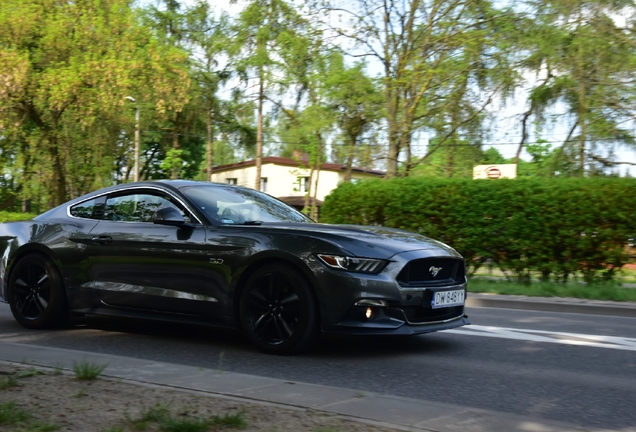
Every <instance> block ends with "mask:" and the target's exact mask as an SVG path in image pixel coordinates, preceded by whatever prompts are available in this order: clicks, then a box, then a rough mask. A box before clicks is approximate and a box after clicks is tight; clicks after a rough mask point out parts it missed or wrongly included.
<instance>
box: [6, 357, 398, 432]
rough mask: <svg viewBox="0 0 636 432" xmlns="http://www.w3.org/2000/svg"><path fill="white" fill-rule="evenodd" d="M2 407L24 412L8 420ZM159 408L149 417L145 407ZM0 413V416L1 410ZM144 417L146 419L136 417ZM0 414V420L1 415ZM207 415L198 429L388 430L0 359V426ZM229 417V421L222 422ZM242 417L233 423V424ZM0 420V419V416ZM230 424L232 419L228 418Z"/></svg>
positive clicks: (78, 430) (78, 427) (116, 428)
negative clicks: (82, 376) (80, 377)
mask: <svg viewBox="0 0 636 432" xmlns="http://www.w3.org/2000/svg"><path fill="white" fill-rule="evenodd" d="M10 412H22V413H26V415H27V416H26V417H25V416H22V417H20V419H19V420H15V418H14V420H13V421H12V420H10V421H9V422H6V419H7V418H10V417H11V416H10V415H7V413H9V414H10ZM158 412H161V413H163V414H162V415H163V417H162V419H157V418H156V417H157V416H156V415H155V416H153V413H154V414H156V413H158ZM3 414H4V415H3ZM144 417H145V418H147V419H150V420H147V421H140V419H143V418H144ZM3 419H4V420H3ZM166 419H170V420H174V422H173V425H174V424H178V423H179V422H181V423H197V422H204V421H209V422H210V425H209V426H205V427H204V429H198V430H209V431H217V430H244V431H272V432H273V431H315V432H327V431H328V432H337V431H347V432H348V431H352V432H363V431H364V432H388V431H391V430H393V429H388V428H382V427H378V426H373V425H369V424H365V423H359V422H355V421H350V420H346V419H342V418H339V417H337V416H334V415H329V414H326V413H322V412H318V411H312V410H304V409H286V408H282V407H279V406H269V405H260V404H255V403H248V402H242V401H234V400H228V399H223V398H218V397H211V396H207V395H200V394H192V393H187V392H181V391H178V390H173V389H167V388H161V387H148V386H142V385H135V384H130V383H125V382H119V381H113V380H107V379H101V378H98V379H96V380H93V381H83V380H78V379H76V378H75V376H74V375H71V374H69V373H63V372H62V371H53V370H49V369H35V368H28V367H18V366H14V365H0V430H2V431H3V432H23V431H24V432H45V431H62V432H65V431H74V432H92V431H95V432H124V431H125V432H132V431H138V430H145V431H150V432H154V431H164V430H194V429H170V428H168V426H166V422H165V420H166ZM224 419H225V420H230V421H225V423H228V424H224ZM237 419H238V420H241V421H242V424H240V425H238V424H237V423H241V421H237ZM3 421H4V423H3ZM230 423H232V424H230Z"/></svg>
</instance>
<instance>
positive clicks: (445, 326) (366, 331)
mask: <svg viewBox="0 0 636 432" xmlns="http://www.w3.org/2000/svg"><path fill="white" fill-rule="evenodd" d="M374 324H375V325H374ZM469 324H470V321H468V316H466V315H461V316H459V317H457V318H453V319H450V320H448V321H443V322H433V323H426V324H418V325H414V324H408V323H406V322H405V321H400V320H397V319H394V318H392V319H391V322H386V323H383V325H377V324H376V323H373V322H369V323H364V322H359V321H358V322H342V323H340V324H337V325H336V326H334V327H333V328H332V329H331V330H325V331H324V333H333V334H348V335H368V336H380V335H396V336H408V335H418V334H424V333H432V332H436V331H440V330H449V329H453V328H457V327H461V326H465V325H469Z"/></svg>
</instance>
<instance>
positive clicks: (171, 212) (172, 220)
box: [152, 207, 186, 226]
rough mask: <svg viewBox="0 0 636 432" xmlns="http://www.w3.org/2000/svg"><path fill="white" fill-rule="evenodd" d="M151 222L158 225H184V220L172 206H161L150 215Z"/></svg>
mask: <svg viewBox="0 0 636 432" xmlns="http://www.w3.org/2000/svg"><path fill="white" fill-rule="evenodd" d="M152 223H156V224H159V225H173V226H181V225H185V223H186V221H185V219H184V218H183V215H182V214H181V212H180V211H179V210H177V209H176V208H173V207H166V208H162V209H161V210H158V211H157V212H155V214H154V215H152Z"/></svg>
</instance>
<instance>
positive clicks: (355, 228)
mask: <svg viewBox="0 0 636 432" xmlns="http://www.w3.org/2000/svg"><path fill="white" fill-rule="evenodd" d="M268 225H270V224H268ZM271 225H276V226H277V227H280V228H285V229H289V230H294V231H296V230H297V231H302V234H303V235H307V236H310V237H314V238H319V239H321V240H323V241H328V242H330V243H332V244H335V245H337V246H339V247H340V248H342V249H345V250H346V251H348V252H349V253H350V254H352V255H354V256H360V257H368V258H384V259H388V258H390V257H392V256H393V255H395V254H398V253H402V252H410V251H415V250H432V251H436V253H435V255H445V256H456V257H460V255H459V254H458V253H457V252H456V251H455V250H454V249H453V248H451V247H450V246H448V245H446V244H444V243H442V242H440V241H437V240H433V239H431V238H428V237H426V236H423V235H420V234H416V233H413V232H409V231H404V230H399V229H394V228H386V227H381V226H363V225H328V224H298V223H290V224H285V223H276V224H271ZM271 225H270V226H271ZM299 234H300V232H299Z"/></svg>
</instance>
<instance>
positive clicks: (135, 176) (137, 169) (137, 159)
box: [126, 96, 140, 181]
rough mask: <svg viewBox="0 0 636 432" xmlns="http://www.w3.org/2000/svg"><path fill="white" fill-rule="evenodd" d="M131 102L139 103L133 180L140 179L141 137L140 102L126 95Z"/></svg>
mask: <svg viewBox="0 0 636 432" xmlns="http://www.w3.org/2000/svg"><path fill="white" fill-rule="evenodd" d="M126 99H128V100H129V101H131V102H135V103H136V105H137V109H136V110H135V166H134V168H133V180H134V181H139V153H140V151H139V147H140V139H139V135H140V133H139V102H137V101H136V100H135V98H134V97H132V96H126Z"/></svg>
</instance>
